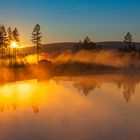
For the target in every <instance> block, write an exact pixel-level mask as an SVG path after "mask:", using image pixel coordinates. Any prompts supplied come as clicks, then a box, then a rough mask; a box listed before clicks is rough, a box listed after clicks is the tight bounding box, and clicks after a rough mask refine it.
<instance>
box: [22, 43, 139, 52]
mask: <svg viewBox="0 0 140 140" xmlns="http://www.w3.org/2000/svg"><path fill="white" fill-rule="evenodd" d="M75 44H76V43H75V42H64V43H52V44H44V45H42V46H41V48H40V52H41V53H61V52H67V51H70V50H72V49H73V47H74V45H75ZM97 44H101V45H102V47H103V48H104V49H115V48H118V47H122V46H123V45H124V43H123V42H115V41H114V42H97ZM136 47H137V48H140V43H136ZM21 52H22V53H24V54H35V53H36V47H35V46H32V47H26V48H22V49H21Z"/></svg>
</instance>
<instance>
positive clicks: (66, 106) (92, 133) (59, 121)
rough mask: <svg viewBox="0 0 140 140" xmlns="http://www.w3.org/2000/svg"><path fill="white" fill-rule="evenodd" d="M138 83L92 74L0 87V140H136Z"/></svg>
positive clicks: (135, 79) (139, 105) (133, 77)
mask: <svg viewBox="0 0 140 140" xmlns="http://www.w3.org/2000/svg"><path fill="white" fill-rule="evenodd" d="M139 79H140V76H139V75H135V74H131V75H130V74H94V75H87V76H57V77H51V78H50V77H46V80H37V79H32V80H25V81H19V82H10V83H6V84H1V85H0V116H1V117H0V124H1V125H0V131H1V133H0V138H2V139H3V140H9V139H11V137H12V136H13V134H14V138H13V139H15V138H16V139H22V140H26V139H31V138H32V139H35V140H38V139H42V140H45V139H50V140H54V139H68V140H71V139H74V140H86V139H88V140H92V139H112V138H114V135H115V136H116V140H118V139H119V140H124V139H128V140H131V139H136V140H137V139H139V138H140V136H139V129H137V128H139V127H140V123H139V121H138V120H139V117H140V111H139V110H140V103H139V97H140V96H139V89H140V84H139V82H140V80H139ZM128 126H131V127H128ZM136 126H137V127H136ZM127 132H129V133H127ZM124 133H127V135H124Z"/></svg>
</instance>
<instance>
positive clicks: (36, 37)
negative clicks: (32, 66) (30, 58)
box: [32, 24, 42, 62]
mask: <svg viewBox="0 0 140 140" xmlns="http://www.w3.org/2000/svg"><path fill="white" fill-rule="evenodd" d="M41 38H42V33H41V32H40V25H39V24H37V25H36V26H35V27H34V29H33V32H32V42H33V43H34V44H35V45H36V47H37V62H39V47H40V46H41Z"/></svg>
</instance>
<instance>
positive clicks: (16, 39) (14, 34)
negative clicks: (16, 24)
mask: <svg viewBox="0 0 140 140" xmlns="http://www.w3.org/2000/svg"><path fill="white" fill-rule="evenodd" d="M12 38H13V41H14V42H16V44H17V45H18V46H20V36H19V32H18V29H17V28H15V29H14V30H13V32H12ZM13 55H14V64H16V63H17V47H15V48H13Z"/></svg>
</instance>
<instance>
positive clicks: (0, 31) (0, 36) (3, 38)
mask: <svg viewBox="0 0 140 140" xmlns="http://www.w3.org/2000/svg"><path fill="white" fill-rule="evenodd" d="M0 48H1V56H2V65H3V59H4V54H5V49H6V48H7V33H6V30H5V27H4V25H2V26H0Z"/></svg>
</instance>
